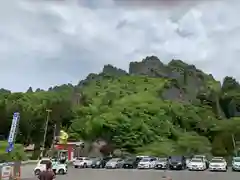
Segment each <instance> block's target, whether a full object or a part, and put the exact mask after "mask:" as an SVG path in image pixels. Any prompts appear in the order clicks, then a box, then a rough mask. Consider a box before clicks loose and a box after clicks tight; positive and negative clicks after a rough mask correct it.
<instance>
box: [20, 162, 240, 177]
mask: <svg viewBox="0 0 240 180" xmlns="http://www.w3.org/2000/svg"><path fill="white" fill-rule="evenodd" d="M33 169H34V165H26V166H23V167H22V180H35V179H36V177H35V176H34V175H33ZM239 175H240V172H231V170H229V171H228V172H209V171H208V170H206V171H203V172H195V171H191V172H190V171H188V170H184V171H168V170H167V171H162V170H137V169H130V170H127V169H75V168H72V167H69V172H68V174H66V175H57V178H56V180H74V179H87V180H106V179H114V180H160V179H162V178H163V179H164V176H168V177H171V178H172V180H227V179H229V180H239Z"/></svg>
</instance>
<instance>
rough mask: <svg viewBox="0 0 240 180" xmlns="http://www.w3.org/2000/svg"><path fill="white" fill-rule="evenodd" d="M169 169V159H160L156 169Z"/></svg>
mask: <svg viewBox="0 0 240 180" xmlns="http://www.w3.org/2000/svg"><path fill="white" fill-rule="evenodd" d="M167 168H168V158H158V159H157V161H156V163H155V166H154V169H167Z"/></svg>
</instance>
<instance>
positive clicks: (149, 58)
mask: <svg viewBox="0 0 240 180" xmlns="http://www.w3.org/2000/svg"><path fill="white" fill-rule="evenodd" d="M142 62H143V63H159V64H161V65H164V64H163V63H162V62H161V61H160V59H159V58H158V57H157V56H147V57H146V58H145V59H143V60H142Z"/></svg>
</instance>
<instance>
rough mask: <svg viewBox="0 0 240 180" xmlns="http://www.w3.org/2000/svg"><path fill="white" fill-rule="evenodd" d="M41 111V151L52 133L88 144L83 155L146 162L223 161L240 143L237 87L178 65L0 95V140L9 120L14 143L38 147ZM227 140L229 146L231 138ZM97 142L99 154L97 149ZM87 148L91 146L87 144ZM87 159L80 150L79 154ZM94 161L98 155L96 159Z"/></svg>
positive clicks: (111, 71)
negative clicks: (177, 157)
mask: <svg viewBox="0 0 240 180" xmlns="http://www.w3.org/2000/svg"><path fill="white" fill-rule="evenodd" d="M46 109H51V110H52V111H51V114H50V117H49V118H50V121H49V128H48V135H47V140H46V147H50V146H51V143H52V136H53V131H54V128H53V127H54V125H56V124H57V127H59V128H63V129H65V130H66V131H67V132H68V133H69V136H70V138H71V139H75V140H77V139H82V140H84V141H85V142H88V143H89V144H90V146H88V149H89V151H91V152H95V153H96V147H98V148H97V149H98V151H101V152H102V153H105V154H107V153H109V152H110V151H113V150H114V149H121V150H123V151H126V152H128V153H148V154H152V155H169V153H171V154H174V153H175V154H181V153H183V154H191V153H212V154H214V155H217V156H228V155H230V154H232V153H233V150H234V149H235V148H236V145H237V144H240V143H233V142H238V141H239V142H240V133H239V132H240V131H239V130H240V85H239V83H238V82H237V81H236V80H235V79H234V78H233V77H225V78H224V80H223V83H222V84H221V83H220V82H219V81H216V80H215V79H214V78H213V76H212V75H209V74H206V73H204V72H202V71H201V70H199V69H197V67H195V66H194V65H188V64H186V63H184V62H183V61H181V60H172V61H170V62H169V63H168V64H164V63H162V62H161V61H160V60H159V59H158V57H155V56H149V57H146V58H145V59H143V60H142V61H140V62H131V63H130V64H129V72H126V71H124V70H122V69H119V68H116V67H114V66H112V65H106V66H104V67H103V70H102V72H101V73H99V74H94V73H91V74H89V75H88V76H87V77H86V79H84V80H82V81H80V82H79V83H78V85H76V86H74V85H72V84H64V85H61V86H56V87H51V88H49V90H48V91H43V90H41V89H38V90H37V91H35V92H33V90H32V88H29V89H28V91H27V92H26V93H11V92H10V91H8V90H5V89H1V90H0V117H1V121H0V123H1V126H0V134H2V135H4V136H6V137H7V136H8V133H9V132H8V129H9V127H10V123H11V122H10V119H11V116H12V113H13V112H16V111H19V112H20V114H21V121H20V122H21V123H20V130H19V132H20V133H19V134H20V135H19V136H18V137H17V141H18V142H19V143H23V144H29V143H34V144H36V146H35V149H36V153H35V155H36V154H37V152H39V151H38V150H39V149H40V146H41V144H42V136H43V131H44V127H45V121H46V120H45V119H46ZM233 137H234V138H233ZM100 140H101V142H105V143H104V144H105V145H104V148H101V145H99V143H97V145H96V142H99V141H100ZM93 142H94V143H93ZM87 151H88V150H87ZM97 154H98V153H97Z"/></svg>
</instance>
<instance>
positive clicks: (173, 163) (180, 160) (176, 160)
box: [168, 156, 187, 170]
mask: <svg viewBox="0 0 240 180" xmlns="http://www.w3.org/2000/svg"><path fill="white" fill-rule="evenodd" d="M168 162H169V169H171V170H182V169H186V168H187V164H186V158H185V157H184V156H170V157H169V160H168Z"/></svg>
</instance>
